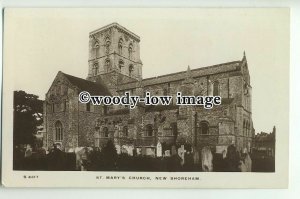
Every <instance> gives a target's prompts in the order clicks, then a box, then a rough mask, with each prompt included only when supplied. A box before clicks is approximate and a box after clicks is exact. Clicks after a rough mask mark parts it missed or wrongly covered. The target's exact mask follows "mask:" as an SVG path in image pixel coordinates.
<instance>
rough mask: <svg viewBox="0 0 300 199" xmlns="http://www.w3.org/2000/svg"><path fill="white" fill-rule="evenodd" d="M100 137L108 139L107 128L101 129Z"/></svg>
mask: <svg viewBox="0 0 300 199" xmlns="http://www.w3.org/2000/svg"><path fill="white" fill-rule="evenodd" d="M102 136H103V137H106V138H108V137H109V133H108V128H107V127H103V129H102Z"/></svg>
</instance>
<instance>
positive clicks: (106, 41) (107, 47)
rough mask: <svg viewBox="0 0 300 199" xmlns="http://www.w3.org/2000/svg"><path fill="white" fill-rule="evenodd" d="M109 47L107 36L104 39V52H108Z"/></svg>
mask: <svg viewBox="0 0 300 199" xmlns="http://www.w3.org/2000/svg"><path fill="white" fill-rule="evenodd" d="M109 48H110V39H109V38H108V37H107V38H106V39H105V52H106V54H108V53H109Z"/></svg>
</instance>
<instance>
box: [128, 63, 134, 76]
mask: <svg viewBox="0 0 300 199" xmlns="http://www.w3.org/2000/svg"><path fill="white" fill-rule="evenodd" d="M128 72H129V76H130V77H131V76H132V74H133V65H132V64H131V65H129V69H128Z"/></svg>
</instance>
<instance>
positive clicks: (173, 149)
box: [171, 145, 177, 156]
mask: <svg viewBox="0 0 300 199" xmlns="http://www.w3.org/2000/svg"><path fill="white" fill-rule="evenodd" d="M176 154H177V151H176V146H175V145H173V146H172V148H171V155H172V156H173V155H176Z"/></svg>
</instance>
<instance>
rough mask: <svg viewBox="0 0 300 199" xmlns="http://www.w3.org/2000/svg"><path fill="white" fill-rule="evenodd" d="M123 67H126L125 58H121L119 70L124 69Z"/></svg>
mask: <svg viewBox="0 0 300 199" xmlns="http://www.w3.org/2000/svg"><path fill="white" fill-rule="evenodd" d="M123 67H124V62H123V60H120V61H119V70H120V72H121V71H122V68H123Z"/></svg>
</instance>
